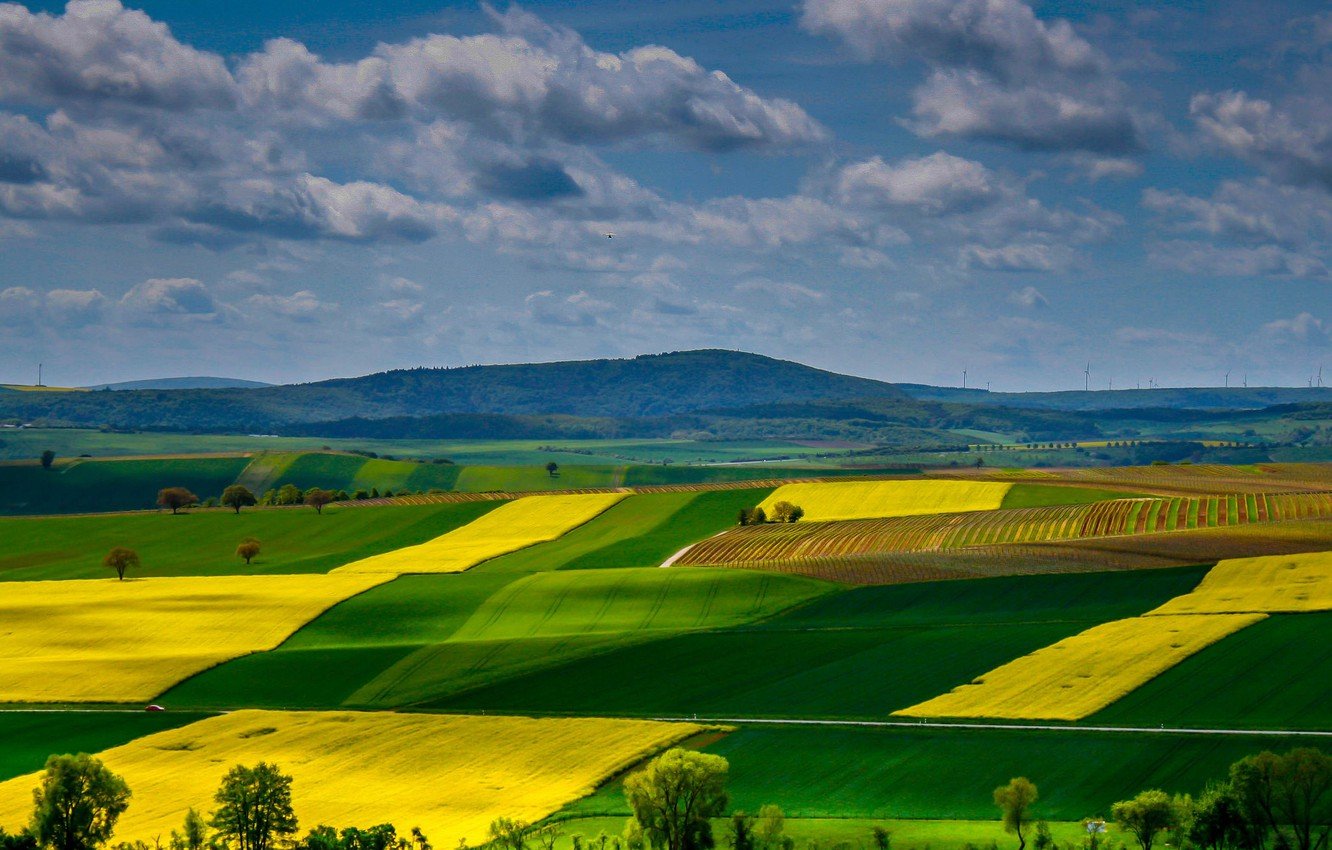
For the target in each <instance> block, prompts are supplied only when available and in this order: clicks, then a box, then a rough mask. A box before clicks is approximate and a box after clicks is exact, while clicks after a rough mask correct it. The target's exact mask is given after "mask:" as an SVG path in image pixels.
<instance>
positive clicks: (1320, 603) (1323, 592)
mask: <svg viewBox="0 0 1332 850" xmlns="http://www.w3.org/2000/svg"><path fill="white" fill-rule="evenodd" d="M1328 610H1332V552H1312V553H1309V554H1304V555H1268V556H1264V557H1260V558H1233V559H1231V560H1228V561H1221V562H1220V563H1218V564H1217V565H1216V566H1215V567H1212V569H1211V571H1209V572H1208V573H1207V575H1206V576H1205V577H1204V578H1203V580H1202V583H1201V584H1199V585H1198V587H1197V589H1195V590H1194V591H1193V592H1192V593H1186V594H1184V595H1183V596H1176V597H1175V598H1174V599H1171V600H1170V601H1169V602H1167V603H1165V604H1164V605H1162V606H1161V607H1160V608H1157V609H1156V610H1155V611H1151V612H1149V616H1151V615H1156V614H1223V613H1230V612H1247V611H1260V612H1266V613H1269V614H1279V613H1285V612H1304V611H1328Z"/></svg>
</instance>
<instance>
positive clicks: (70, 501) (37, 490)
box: [0, 457, 250, 515]
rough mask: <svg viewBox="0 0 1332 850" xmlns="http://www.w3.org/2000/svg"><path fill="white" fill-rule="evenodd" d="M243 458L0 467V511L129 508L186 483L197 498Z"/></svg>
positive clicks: (217, 488)
mask: <svg viewBox="0 0 1332 850" xmlns="http://www.w3.org/2000/svg"><path fill="white" fill-rule="evenodd" d="M249 462H250V461H249V458H244V457H221V458H218V457H199V458H167V459H161V460H116V461H87V460H85V461H74V462H70V463H68V464H66V463H57V464H56V465H55V466H54V467H52V468H51V469H42V468H41V467H40V466H38V465H36V464H32V465H11V466H0V514H9V515H22V514H66V513H84V512H92V511H133V510H146V509H150V508H153V507H155V505H156V501H157V491H158V490H160V489H162V488H163V487H186V488H188V489H189V490H191V491H192V492H194V493H195V494H197V495H198V496H199V498H201V499H206V498H208V497H209V496H220V495H222V490H223V488H225V487H226V486H227V485H228V484H230V483H231V482H232V481H235V480H236V476H237V475H240V473H241V471H242V470H243V469H244V468H245V467H246V465H247V464H248V463H249Z"/></svg>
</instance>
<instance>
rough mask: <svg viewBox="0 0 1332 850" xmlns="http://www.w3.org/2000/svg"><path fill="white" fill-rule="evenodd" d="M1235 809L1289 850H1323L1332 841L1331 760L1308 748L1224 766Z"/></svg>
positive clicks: (1264, 755) (1270, 754)
mask: <svg viewBox="0 0 1332 850" xmlns="http://www.w3.org/2000/svg"><path fill="white" fill-rule="evenodd" d="M1230 782H1231V787H1232V788H1233V789H1234V792H1235V794H1236V796H1237V797H1238V799H1239V802H1240V806H1241V809H1242V810H1243V812H1244V815H1245V817H1246V818H1247V819H1248V820H1249V821H1250V823H1251V824H1253V825H1254V826H1256V827H1257V828H1259V829H1260V830H1261V831H1262V832H1263V833H1269V832H1271V833H1276V835H1277V836H1278V837H1279V838H1280V839H1282V840H1284V842H1285V843H1286V844H1288V845H1289V846H1290V847H1292V848H1294V850H1327V848H1328V844H1329V838H1330V837H1332V756H1328V755H1327V754H1326V753H1324V752H1322V751H1321V750H1315V749H1312V748H1309V747H1300V748H1297V749H1293V750H1291V751H1290V752H1288V753H1286V754H1284V755H1277V754H1276V753H1272V752H1261V753H1258V754H1257V755H1253V756H1249V757H1247V758H1243V759H1240V760H1239V761H1237V762H1236V763H1235V764H1233V765H1231V766H1230Z"/></svg>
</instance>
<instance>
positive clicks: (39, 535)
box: [0, 502, 503, 581]
mask: <svg viewBox="0 0 1332 850" xmlns="http://www.w3.org/2000/svg"><path fill="white" fill-rule="evenodd" d="M501 504H503V503H502V502H464V503H459V504H439V505H421V506H416V505H395V506H391V507H381V508H375V509H374V510H359V509H347V508H343V507H340V506H338V505H333V506H330V507H328V508H325V509H324V512H323V514H316V513H315V512H314V511H312V510H310V509H309V508H280V509H270V510H252V509H248V508H247V509H246V510H244V511H241V513H240V514H239V515H236V514H233V513H232V512H231V511H227V510H222V511H191V512H188V513H183V514H180V515H178V516H172V515H171V514H169V513H164V514H132V515H122V516H73V517H44V518H41V519H36V518H32V517H6V518H0V538H3V539H4V541H5V547H4V550H3V551H0V581H37V580H42V579H77V578H105V577H106V576H108V575H111V573H110V572H109V571H108V570H107V568H106V567H103V566H102V556H104V555H105V554H106V553H107V552H108V551H110V549H111V548H112V547H113V546H128V547H130V548H132V549H134V550H135V551H136V552H138V553H139V557H140V558H141V559H142V561H143V567H142V568H141V569H138V570H134V571H132V572H131V575H132V576H136V577H143V576H200V575H236V574H238V573H284V574H285V573H320V572H328V571H329V570H331V569H333V568H334V567H338V566H341V565H342V564H346V563H348V562H349V561H354V560H358V559H360V558H365V557H368V556H370V555H375V554H379V553H381V552H388V551H392V550H395V549H400V548H402V547H404V546H412V545H415V544H418V543H424V542H426V541H427V540H431V539H434V538H436V537H439V536H440V535H442V534H445V533H447V532H449V531H452V530H453V529H455V528H458V527H459V526H462V525H466V524H467V523H469V522H471V521H472V520H474V519H476V518H478V517H480V516H481V515H483V514H485V513H486V512H487V511H490V510H493V509H495V508H496V507H498V506H499V505H501ZM246 537H255V538H258V539H259V540H260V542H261V543H262V546H263V550H262V551H261V552H260V555H259V557H258V558H256V559H255V560H254V562H253V563H252V564H250V565H248V566H247V565H246V564H245V563H244V562H243V561H242V560H240V559H239V558H237V557H236V545H237V544H238V543H240V541H241V540H242V539H244V538H246Z"/></svg>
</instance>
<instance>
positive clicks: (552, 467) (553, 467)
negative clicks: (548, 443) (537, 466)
mask: <svg viewBox="0 0 1332 850" xmlns="http://www.w3.org/2000/svg"><path fill="white" fill-rule="evenodd" d="M559 471H560V465H559V464H558V463H556V462H555V461H553V460H552V461H551V462H550V463H548V464H546V474H547V475H549V476H550V477H551V478H554V477H555V473H557V472H559Z"/></svg>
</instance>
